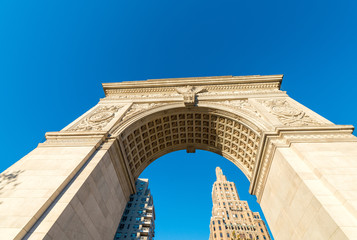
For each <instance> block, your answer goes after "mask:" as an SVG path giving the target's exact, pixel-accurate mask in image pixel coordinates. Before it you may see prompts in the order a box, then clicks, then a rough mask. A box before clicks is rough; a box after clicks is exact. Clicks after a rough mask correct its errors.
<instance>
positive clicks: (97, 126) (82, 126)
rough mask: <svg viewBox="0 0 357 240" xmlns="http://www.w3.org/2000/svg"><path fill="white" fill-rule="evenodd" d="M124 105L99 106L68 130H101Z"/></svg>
mask: <svg viewBox="0 0 357 240" xmlns="http://www.w3.org/2000/svg"><path fill="white" fill-rule="evenodd" d="M121 108H122V106H117V105H112V106H99V107H98V108H97V109H96V110H95V111H94V112H93V113H91V114H90V115H89V116H88V117H85V118H84V119H83V120H81V121H80V122H79V123H78V124H76V125H74V126H73V127H71V128H69V129H68V130H67V131H101V130H103V128H104V127H105V126H106V125H107V124H108V123H109V122H110V121H111V120H112V119H113V118H114V117H115V113H116V112H117V111H118V110H119V109H121Z"/></svg>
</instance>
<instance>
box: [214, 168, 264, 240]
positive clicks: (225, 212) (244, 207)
mask: <svg viewBox="0 0 357 240" xmlns="http://www.w3.org/2000/svg"><path fill="white" fill-rule="evenodd" d="M216 176H217V180H216V181H215V182H214V184H213V189H212V201H213V208H212V217H211V223H210V237H209V239H210V240H233V239H234V240H236V239H237V240H238V239H239V240H243V239H252V240H253V239H254V240H268V239H269V240H270V239H271V238H270V235H269V233H268V230H267V228H266V225H265V223H264V221H263V220H262V219H261V218H260V215H259V213H257V212H252V211H251V210H250V209H249V206H248V202H247V201H242V200H240V199H239V195H238V192H237V188H236V186H235V184H234V183H233V182H228V181H227V178H226V176H224V175H223V172H222V169H221V168H219V167H216Z"/></svg>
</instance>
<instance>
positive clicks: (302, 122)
mask: <svg viewBox="0 0 357 240" xmlns="http://www.w3.org/2000/svg"><path fill="white" fill-rule="evenodd" d="M262 103H263V105H264V106H265V107H266V108H268V109H269V112H270V113H272V114H274V115H275V116H276V117H277V118H278V119H279V120H280V122H281V123H282V124H284V125H287V126H312V125H314V126H316V125H321V123H319V122H318V121H316V120H315V119H313V118H311V117H310V116H309V115H307V114H306V113H305V112H304V111H302V110H300V109H296V108H294V107H292V106H291V105H290V104H289V103H288V101H287V100H280V99H274V100H266V101H262Z"/></svg>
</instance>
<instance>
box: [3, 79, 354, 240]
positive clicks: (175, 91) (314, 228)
mask: <svg viewBox="0 0 357 240" xmlns="http://www.w3.org/2000/svg"><path fill="white" fill-rule="evenodd" d="M281 81H282V75H271V76H259V75H256V76H242V77H234V76H222V77H203V78H184V79H164V80H148V81H140V82H122V83H110V84H103V88H104V92H105V95H106V96H105V98H103V99H101V100H100V102H99V103H98V104H97V105H96V106H94V107H93V108H92V109H90V110H89V111H88V112H86V113H84V114H83V115H82V116H80V117H79V118H78V119H77V120H75V121H74V122H72V123H71V124H69V125H68V126H67V127H65V128H64V129H62V130H61V131H59V132H49V133H46V141H45V142H44V143H40V144H39V146H38V147H37V148H36V149H34V150H33V151H32V152H31V153H29V154H28V155H26V156H25V157H24V158H22V159H21V160H19V161H18V162H17V163H15V164H14V165H13V166H11V167H10V168H9V169H7V170H6V171H5V172H4V173H3V174H2V176H0V177H3V176H5V177H6V176H11V177H14V178H15V180H14V181H10V182H9V184H6V185H4V186H3V185H2V186H0V187H1V190H0V235H1V236H2V239H43V238H45V239H108V240H109V239H112V237H113V235H114V232H115V230H116V228H117V224H118V223H119V220H120V218H121V215H122V213H123V211H124V208H125V205H126V203H127V201H128V199H129V196H130V194H131V193H133V192H134V186H135V185H134V180H135V178H137V177H138V176H139V174H140V172H141V171H142V170H143V169H144V168H145V167H146V166H147V165H149V164H150V162H152V161H154V160H155V159H156V158H157V157H159V156H161V155H163V154H165V153H167V152H169V151H174V150H179V149H187V150H188V151H189V152H192V151H194V149H196V148H197V149H203V150H208V151H212V152H216V153H218V154H221V155H223V156H224V157H226V158H227V159H229V160H231V161H232V162H233V163H235V164H236V165H237V166H238V167H239V168H240V169H241V170H242V171H243V173H244V174H245V175H246V176H247V177H248V179H249V180H250V182H251V185H250V190H249V191H250V193H251V194H254V195H256V196H257V200H258V202H259V203H260V205H261V207H262V210H263V211H264V215H265V216H266V219H267V220H268V222H269V226H270V228H271V230H272V232H273V235H274V238H275V239H330V240H332V239H339V240H341V239H356V237H357V197H356V196H357V195H356V192H357V187H356V182H357V171H356V169H357V161H356V159H357V150H356V149H357V138H356V137H354V136H353V135H352V134H351V133H352V131H353V127H352V126H343V125H342V126H338V125H335V124H333V123H331V122H330V121H328V120H327V119H324V118H323V117H321V116H319V115H318V114H316V113H314V112H313V111H311V110H310V109H308V108H306V107H304V106H303V105H301V104H299V103H298V102H296V101H294V100H293V99H291V98H290V97H289V96H288V95H287V94H286V93H285V92H284V91H281V90H280V85H281ZM165 124H167V125H165ZM180 128H182V129H180ZM165 131H167V132H165ZM0 180H1V179H0ZM5 182H7V181H5Z"/></svg>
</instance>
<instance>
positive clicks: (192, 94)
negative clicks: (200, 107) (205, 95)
mask: <svg viewBox="0 0 357 240" xmlns="http://www.w3.org/2000/svg"><path fill="white" fill-rule="evenodd" d="M176 91H177V92H178V93H180V94H182V96H183V102H184V104H185V106H186V107H193V106H195V105H196V94H197V93H200V92H203V91H206V89H204V88H203V87H193V86H186V87H179V88H176Z"/></svg>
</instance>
